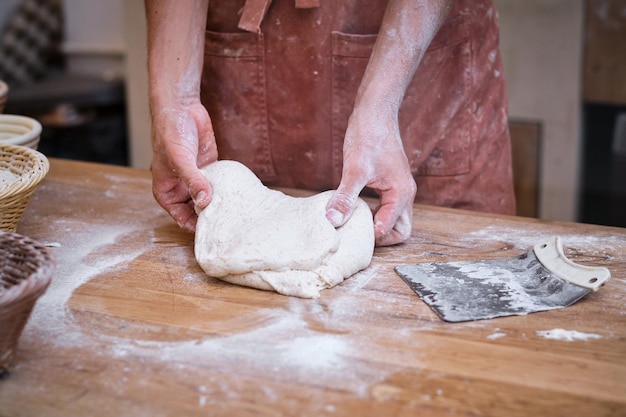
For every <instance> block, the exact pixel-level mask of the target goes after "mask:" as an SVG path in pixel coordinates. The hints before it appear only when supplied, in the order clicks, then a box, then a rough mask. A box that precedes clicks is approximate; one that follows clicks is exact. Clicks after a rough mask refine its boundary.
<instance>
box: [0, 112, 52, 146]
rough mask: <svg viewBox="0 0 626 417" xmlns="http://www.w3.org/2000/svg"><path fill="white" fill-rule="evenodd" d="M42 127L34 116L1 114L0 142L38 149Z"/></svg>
mask: <svg viewBox="0 0 626 417" xmlns="http://www.w3.org/2000/svg"><path fill="white" fill-rule="evenodd" d="M41 129H42V127H41V123H39V121H37V120H36V119H33V118H32V117H28V116H21V115H17V114H0V143H6V144H8V145H20V146H28V147H29V148H33V149H37V147H38V146H39V141H40V139H41Z"/></svg>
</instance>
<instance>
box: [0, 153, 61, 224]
mask: <svg viewBox="0 0 626 417" xmlns="http://www.w3.org/2000/svg"><path fill="white" fill-rule="evenodd" d="M49 169H50V164H49V162H48V159H47V158H46V157H45V156H44V155H43V154H42V153H40V152H37V151H36V150H34V149H31V148H28V147H25V146H18V145H7V144H3V143H0V231H4V232H14V231H15V229H16V228H17V223H18V222H19V220H20V218H21V217H22V215H23V214H24V211H25V210H26V206H27V205H28V202H29V201H30V198H31V197H32V195H33V193H34V192H35V190H36V189H37V187H38V186H39V183H40V182H41V180H43V179H44V177H45V176H46V174H47V173H48V170H49ZM7 172H9V173H11V174H13V178H17V180H15V181H7V180H6V178H9V177H3V176H2V175H3V174H7ZM3 178H5V180H4V182H3ZM7 184H8V185H7Z"/></svg>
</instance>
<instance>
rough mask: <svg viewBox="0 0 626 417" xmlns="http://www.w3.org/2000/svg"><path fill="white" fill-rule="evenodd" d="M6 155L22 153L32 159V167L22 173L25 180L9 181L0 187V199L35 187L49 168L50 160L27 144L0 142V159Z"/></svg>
mask: <svg viewBox="0 0 626 417" xmlns="http://www.w3.org/2000/svg"><path fill="white" fill-rule="evenodd" d="M7 155H11V156H18V155H22V156H25V157H27V158H28V159H29V160H30V161H32V163H33V165H34V169H33V170H29V171H28V172H25V173H23V175H24V178H26V180H25V181H24V180H21V181H16V182H14V183H11V184H10V185H9V186H8V187H6V188H2V189H0V199H2V198H5V197H7V196H14V195H17V194H19V193H23V192H25V191H28V190H31V189H32V188H34V187H36V186H37V185H38V184H39V183H40V182H41V180H43V178H44V177H45V176H46V175H47V174H48V171H49V170H50V162H49V161H48V158H46V156H45V155H44V154H42V153H41V152H39V151H36V150H34V149H32V148H29V147H27V146H21V145H9V144H5V143H1V142H0V159H2V158H3V157H5V156H7ZM10 162H11V161H9V163H10Z"/></svg>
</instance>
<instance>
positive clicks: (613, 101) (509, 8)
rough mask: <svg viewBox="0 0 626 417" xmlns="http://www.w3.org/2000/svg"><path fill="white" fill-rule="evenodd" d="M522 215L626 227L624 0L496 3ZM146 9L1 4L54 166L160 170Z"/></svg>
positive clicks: (13, 92) (16, 77)
mask: <svg viewBox="0 0 626 417" xmlns="http://www.w3.org/2000/svg"><path fill="white" fill-rule="evenodd" d="M494 2H495V5H496V9H497V11H498V13H499V16H500V29H501V40H500V41H501V42H500V45H501V52H502V55H503V59H504V69H505V74H504V75H505V79H506V81H507V88H508V99H509V115H510V128H511V134H512V140H513V157H514V172H515V182H516V184H515V186H516V193H517V198H518V206H519V207H518V214H519V215H523V216H529V217H539V218H543V219H550V220H564V221H580V222H587V223H595V224H605V225H615V226H622V227H626V0H525V1H519V0H494ZM145 43H146V34H145V16H144V9H143V0H126V1H123V0H107V1H98V0H0V80H4V81H5V82H6V83H7V84H8V85H9V87H10V93H9V99H8V102H7V107H6V109H5V113H9V114H22V115H27V116H31V117H34V118H36V119H37V120H39V121H40V122H41V123H42V125H43V133H42V137H41V142H40V145H39V149H40V151H42V152H43V153H45V154H46V155H48V156H50V157H61V158H70V159H79V160H87V161H94V162H102V163H111V164H119V165H129V166H133V167H137V168H148V167H149V165H150V158H151V151H150V124H149V113H148V100H147V76H146V63H145V60H146V51H145Z"/></svg>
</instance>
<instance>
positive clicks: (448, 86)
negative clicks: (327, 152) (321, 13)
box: [332, 18, 474, 182]
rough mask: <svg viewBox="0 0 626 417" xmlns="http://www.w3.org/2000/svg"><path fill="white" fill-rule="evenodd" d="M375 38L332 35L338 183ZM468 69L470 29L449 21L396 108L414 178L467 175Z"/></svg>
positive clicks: (334, 145)
mask: <svg viewBox="0 0 626 417" xmlns="http://www.w3.org/2000/svg"><path fill="white" fill-rule="evenodd" d="M453 27H454V28H453ZM376 36H377V35H354V34H346V33H342V32H333V33H332V74H333V75H332V77H333V80H332V144H333V145H332V146H333V153H332V157H333V176H334V178H335V179H336V180H337V182H338V179H340V178H341V166H342V147H343V139H344V136H345V132H346V129H347V126H348V119H349V117H350V114H351V113H352V108H353V106H354V100H355V98H356V93H357V90H358V88H359V85H360V83H361V80H362V78H363V74H364V73H365V69H366V67H367V63H368V62H369V57H370V55H371V52H372V49H373V47H374V43H375V42H376ZM470 64H471V50H470V40H469V24H468V23H467V22H464V21H463V20H462V19H461V18H455V19H452V20H450V21H448V22H446V23H445V24H444V25H443V26H442V28H441V29H440V31H439V33H438V34H437V35H436V36H435V38H434V39H433V41H432V42H431V44H430V46H429V48H428V50H427V51H426V53H425V54H424V57H423V58H422V61H421V62H420V65H419V68H418V70H417V71H416V74H415V75H414V77H413V79H412V81H411V83H410V84H409V86H408V88H407V90H406V92H405V95H404V99H403V102H402V106H401V108H400V113H399V116H398V118H399V123H400V134H401V136H402V141H403V143H404V148H405V152H406V155H407V158H408V160H409V163H410V166H411V171H412V172H413V175H415V176H418V175H426V176H447V175H460V174H465V173H467V172H469V169H470V147H471V132H470V127H469V126H471V124H472V123H474V121H473V120H472V118H471V115H470V112H469V111H468V110H467V109H468V104H467V103H468V102H469V100H468V90H469V85H470V82H471V80H470V77H471V74H470Z"/></svg>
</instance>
